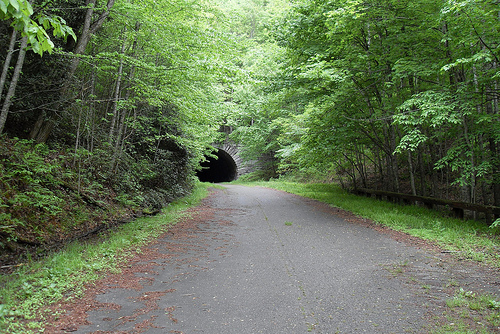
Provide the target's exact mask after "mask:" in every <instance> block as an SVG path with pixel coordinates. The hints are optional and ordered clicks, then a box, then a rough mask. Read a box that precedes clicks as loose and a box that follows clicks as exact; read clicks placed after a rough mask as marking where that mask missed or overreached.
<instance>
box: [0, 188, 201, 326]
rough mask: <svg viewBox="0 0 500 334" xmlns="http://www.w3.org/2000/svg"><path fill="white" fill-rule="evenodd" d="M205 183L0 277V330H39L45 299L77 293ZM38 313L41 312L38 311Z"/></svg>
mask: <svg viewBox="0 0 500 334" xmlns="http://www.w3.org/2000/svg"><path fill="white" fill-rule="evenodd" d="M208 186H209V184H201V183H199V184H197V186H196V188H195V189H194V191H193V193H192V194H191V195H190V196H189V197H185V198H182V199H180V200H178V201H176V202H174V203H172V204H170V205H169V206H168V207H167V208H165V209H164V210H163V212H162V213H161V214H159V215H157V216H155V217H148V218H141V219H138V220H136V221H134V222H132V223H129V224H126V225H123V226H121V227H120V228H117V229H116V231H113V232H112V233H110V234H108V235H106V237H105V242H85V243H82V242H75V243H72V244H70V245H68V246H67V247H66V248H65V249H64V250H62V251H59V252H57V253H55V254H53V255H50V256H48V257H46V258H44V259H43V260H41V261H28V263H25V264H23V265H22V266H20V267H19V268H18V270H16V271H15V272H14V273H13V274H11V275H6V276H0V333H10V334H15V333H30V332H31V333H34V332H40V331H43V322H39V321H34V320H33V319H35V318H39V317H40V314H39V310H40V309H41V308H42V307H43V306H45V305H48V304H51V303H54V302H56V301H59V300H62V299H68V298H75V297H77V296H78V295H79V294H80V293H82V291H83V290H82V288H83V286H84V284H86V283H89V282H92V281H95V280H97V279H98V278H99V277H100V275H101V274H102V273H103V272H105V271H116V270H118V269H117V268H118V266H119V264H120V263H123V261H125V260H126V259H127V258H129V257H131V256H132V255H133V254H134V253H136V252H138V251H139V250H140V247H141V246H143V245H144V244H146V243H147V242H148V241H149V240H151V238H154V237H156V236H159V235H160V234H162V233H163V232H165V230H166V229H168V227H169V226H171V225H174V224H175V223H176V222H177V221H179V220H180V219H181V218H182V217H185V215H186V209H188V208H190V207H192V206H194V205H196V204H198V203H199V201H200V200H201V199H202V198H204V197H206V196H207V193H208V192H207V188H208ZM42 318H43V315H42Z"/></svg>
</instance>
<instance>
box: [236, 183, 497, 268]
mask: <svg viewBox="0 0 500 334" xmlns="http://www.w3.org/2000/svg"><path fill="white" fill-rule="evenodd" d="M243 184H246V185H252V186H263V187H269V188H274V189H279V190H283V191H286V192H289V193H294V194H297V195H300V196H304V197H309V198H313V199H316V200H319V201H321V202H324V203H328V204H330V205H332V206H334V207H338V208H341V209H344V210H347V211H350V212H353V213H354V214H356V215H359V216H361V217H363V218H367V219H370V220H372V221H374V222H376V223H377V224H381V225H385V226H388V227H390V228H391V229H394V230H397V231H402V232H406V233H408V234H410V235H413V236H416V237H419V238H422V239H425V240H429V241H432V242H435V243H437V244H438V245H439V246H441V247H442V248H443V249H445V250H449V251H453V254H455V255H457V256H460V257H461V258H467V259H471V260H474V261H477V262H482V263H485V264H487V265H489V266H493V267H497V268H500V235H499V232H500V230H499V228H498V227H497V228H490V227H488V226H487V225H486V224H484V223H481V222H478V221H473V220H467V221H464V220H461V219H455V218H452V217H447V216H445V215H443V214H442V213H441V212H438V211H435V210H429V209H427V208H424V207H419V206H412V205H408V206H405V205H399V204H394V203H390V202H385V201H379V200H376V199H373V198H368V197H362V196H356V195H353V194H350V193H348V192H347V191H345V190H343V189H341V188H340V187H339V186H338V185H335V184H303V183H294V182H283V181H270V182H248V183H243Z"/></svg>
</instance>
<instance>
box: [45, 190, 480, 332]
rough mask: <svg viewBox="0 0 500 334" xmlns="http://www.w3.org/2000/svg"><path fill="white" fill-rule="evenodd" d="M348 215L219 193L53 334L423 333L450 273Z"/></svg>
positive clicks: (267, 196)
mask: <svg viewBox="0 0 500 334" xmlns="http://www.w3.org/2000/svg"><path fill="white" fill-rule="evenodd" d="M342 217H343V215H342V214H341V213H340V212H339V210H337V209H335V208H330V207H328V206H326V205H324V204H321V203H318V202H315V201H313V200H308V199H304V198H301V197H298V196H295V195H290V194H287V193H284V192H279V191H276V190H270V189H265V188H251V187H243V186H237V185H228V186H227V187H226V189H224V190H215V191H214V193H213V194H212V195H211V196H210V197H209V198H208V199H207V200H206V201H205V202H204V204H203V205H202V206H200V208H198V209H197V210H195V211H194V212H193V213H192V218H191V219H189V220H186V222H180V223H178V224H177V226H176V227H174V228H172V230H171V231H170V232H169V233H167V234H165V235H164V236H163V237H161V238H160V239H159V240H158V241H157V242H154V243H153V244H151V245H150V246H148V248H147V250H145V252H144V254H143V257H141V258H140V259H139V260H136V261H135V262H134V263H131V264H129V266H128V267H127V268H126V269H127V270H125V271H124V272H123V273H121V274H119V275H115V276H113V277H108V278H107V279H106V280H104V283H102V284H101V287H100V290H98V291H97V292H96V293H95V295H94V296H93V297H92V302H90V301H89V300H90V299H88V300H86V301H83V302H82V303H86V305H87V308H86V309H85V310H83V311H81V312H80V313H79V314H80V315H78V314H76V313H73V315H70V316H69V318H70V319H71V317H73V320H74V321H75V326H72V327H71V326H70V327H68V323H66V324H65V325H64V326H66V327H64V326H63V325H60V327H58V328H57V327H56V329H54V332H58V333H63V332H74V333H186V334H190V333H213V334H223V333H232V334H250V333H273V334H275V333H287V334H293V333H300V334H302V333H309V332H312V333H328V334H333V333H362V332H364V333H424V332H426V331H427V330H428V329H429V323H430V322H429V319H430V318H431V315H432V314H434V313H435V312H436V311H438V312H439V310H438V309H437V308H439V306H438V305H439V304H443V301H444V300H445V298H447V297H449V296H447V295H446V291H444V288H443V286H444V285H445V283H446V281H447V280H449V279H450V278H449V276H447V275H450V270H449V268H447V269H443V268H442V266H441V265H439V264H440V263H441V260H440V259H439V258H437V257H436V256H437V255H436V254H435V252H434V253H433V252H430V251H428V250H423V249H422V248H419V247H415V246H412V245H410V244H408V243H404V242H399V241H397V240H396V239H395V238H394V237H391V235H390V234H387V233H381V232H377V231H376V230H374V229H372V228H370V227H368V226H367V225H366V224H362V223H355V222H350V221H347V220H346V219H344V218H342ZM407 270H410V271H411V270H413V271H414V273H413V274H412V275H413V276H412V277H414V278H413V283H411V282H410V283H409V282H408V280H407V279H405V277H408V275H406V276H405V275H403V274H402V273H403V272H404V271H407ZM400 273H401V275H399V274H400ZM462 274H463V276H464V277H465V276H467V278H468V279H469V280H470V279H471V277H470V275H469V274H465V273H462ZM457 275H459V276H460V273H458V274H457ZM415 282H416V283H415ZM424 284H425V285H426V288H425V289H423V288H422V286H423V285H424ZM78 316H80V323H77V321H76V320H75V319H76V318H77V317H78ZM82 319H83V320H82ZM61 326H62V327H61Z"/></svg>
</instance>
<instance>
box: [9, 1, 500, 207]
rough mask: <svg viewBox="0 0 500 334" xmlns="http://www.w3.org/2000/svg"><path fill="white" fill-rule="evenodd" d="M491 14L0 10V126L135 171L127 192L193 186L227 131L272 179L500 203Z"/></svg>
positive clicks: (194, 6)
mask: <svg viewBox="0 0 500 334" xmlns="http://www.w3.org/2000/svg"><path fill="white" fill-rule="evenodd" d="M499 15H500V14H499V6H498V2H497V1H496V0H461V1H457V0H447V1H436V0H417V1H406V0H405V1H399V0H398V1H396V0H390V1H387V0H384V1H380V0H335V1H327V2H325V1H320V0H295V1H287V0H246V1H244V0H203V1H190V0H173V1H149V0H145V1H136V0H86V1H81V0H56V1H52V2H38V1H30V2H27V1H20V0H10V1H0V19H1V20H2V21H1V26H0V36H1V38H0V45H1V46H2V50H6V51H4V52H3V53H2V54H1V55H0V57H2V60H4V66H3V69H4V71H3V73H4V74H3V75H2V82H1V85H0V87H1V88H2V91H1V92H0V93H1V94H0V96H1V100H0V101H1V104H2V114H1V116H0V125H1V124H2V122H3V123H5V127H3V125H2V126H1V127H0V129H2V128H3V131H4V132H6V134H7V135H9V136H11V137H21V138H32V139H33V140H34V141H35V142H38V143H42V142H47V143H48V144H49V145H54V144H55V143H58V144H59V145H61V144H63V145H65V146H66V147H72V150H73V151H74V152H75V154H76V153H78V154H79V155H78V157H79V158H78V159H75V163H77V162H79V163H84V164H87V165H88V167H89V170H95V171H98V172H99V173H103V175H107V176H106V177H109V178H110V179H114V180H123V177H124V176H125V175H135V176H134V180H135V178H137V179H138V180H139V181H137V182H136V181H134V182H131V183H130V184H127V182H125V183H123V182H119V186H118V187H123V189H122V191H124V192H128V191H131V189H136V190H137V189H139V188H141V187H146V188H151V189H152V188H155V189H160V188H161V189H169V190H168V191H167V192H170V193H176V191H173V190H172V189H177V188H176V187H179V185H183V186H180V188H182V189H184V188H189V186H188V184H190V183H191V182H192V179H193V177H194V173H195V171H196V169H197V168H199V165H200V162H201V161H203V160H204V157H205V155H206V154H207V153H209V152H210V151H211V150H212V147H211V145H212V144H214V143H216V142H217V141H219V140H222V139H223V138H224V133H222V132H219V129H220V127H221V126H225V127H229V128H230V129H231V130H232V133H231V135H230V137H231V138H232V139H233V140H235V141H237V142H239V143H242V155H243V156H244V157H245V158H247V159H252V160H255V159H259V158H261V157H263V156H265V157H266V161H267V162H269V164H268V166H267V171H268V172H267V175H268V177H286V176H287V175H297V174H300V173H302V174H306V175H314V177H316V178H320V179H322V180H334V179H335V180H337V181H339V182H341V183H342V184H343V185H345V186H346V187H372V188H380V189H387V190H392V191H401V192H411V193H413V194H420V195H432V196H437V197H457V196H458V197H461V198H462V199H463V200H466V201H470V202H483V203H491V204H495V205H500V154H499V153H500V148H499V140H500V125H499V124H500V122H498V121H499V112H498V94H499V90H498V80H499V75H500V74H499V73H500V72H499V59H498V58H499V57H500V45H499V39H498V37H499V35H500V34H499V29H500V20H499ZM18 50H21V52H19V51H18ZM48 52H50V53H48ZM16 57H17V58H16ZM82 152H85V154H83V153H82ZM83 157H85V158H83ZM79 159H80V160H79ZM104 161H105V162H106V163H103V162H104ZM180 188H179V189H180Z"/></svg>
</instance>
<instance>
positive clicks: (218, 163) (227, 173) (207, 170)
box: [196, 150, 237, 183]
mask: <svg viewBox="0 0 500 334" xmlns="http://www.w3.org/2000/svg"><path fill="white" fill-rule="evenodd" d="M214 154H215V155H216V156H217V159H215V158H212V157H208V158H207V159H208V160H207V161H205V162H203V163H202V164H201V167H202V170H200V171H199V172H198V173H197V174H196V175H197V176H198V179H199V180H200V181H201V182H212V183H218V182H231V181H233V180H235V179H236V176H237V167H236V162H234V160H233V158H232V157H231V156H230V155H229V154H228V153H227V152H226V151H224V150H218V151H217V152H215V153H214Z"/></svg>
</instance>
